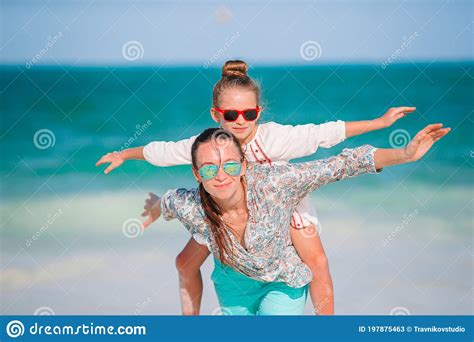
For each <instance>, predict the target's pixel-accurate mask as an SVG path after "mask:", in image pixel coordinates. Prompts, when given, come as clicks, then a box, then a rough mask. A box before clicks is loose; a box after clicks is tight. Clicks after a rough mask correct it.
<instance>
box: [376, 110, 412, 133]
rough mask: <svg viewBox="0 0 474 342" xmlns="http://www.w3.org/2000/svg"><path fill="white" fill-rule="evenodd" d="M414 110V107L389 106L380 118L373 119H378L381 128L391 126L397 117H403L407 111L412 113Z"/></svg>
mask: <svg viewBox="0 0 474 342" xmlns="http://www.w3.org/2000/svg"><path fill="white" fill-rule="evenodd" d="M415 110H416V107H394V108H390V109H389V110H387V111H386V112H385V114H384V115H382V116H381V117H380V118H378V119H375V120H376V121H379V123H380V126H381V127H382V128H387V127H390V126H392V125H393V124H394V123H395V122H397V121H398V120H399V119H401V118H403V117H405V116H406V115H407V114H408V113H412V112H414V111H415Z"/></svg>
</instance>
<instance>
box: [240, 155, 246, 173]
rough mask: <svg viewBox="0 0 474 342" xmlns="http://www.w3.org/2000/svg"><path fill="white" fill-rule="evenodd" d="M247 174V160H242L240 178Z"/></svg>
mask: <svg viewBox="0 0 474 342" xmlns="http://www.w3.org/2000/svg"><path fill="white" fill-rule="evenodd" d="M246 172H247V159H245V158H244V160H243V161H242V171H240V175H241V176H245V173H246Z"/></svg>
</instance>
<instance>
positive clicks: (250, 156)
mask: <svg viewBox="0 0 474 342" xmlns="http://www.w3.org/2000/svg"><path fill="white" fill-rule="evenodd" d="M196 137H197V136H193V137H191V138H189V139H184V140H180V141H177V142H173V141H154V142H151V143H149V144H147V145H146V146H145V148H144V149H143V155H144V157H145V159H146V160H147V161H148V162H149V163H151V164H153V165H157V166H174V165H185V164H191V146H192V145H193V143H194V140H195V139H196ZM345 138H346V127H345V122H344V121H340V120H338V121H332V122H327V123H323V124H320V125H315V124H307V125H297V126H292V125H280V124H278V123H275V122H268V123H263V124H260V125H258V126H257V133H256V134H255V137H254V138H253V139H252V140H251V141H250V142H249V143H248V144H247V145H244V146H242V147H243V150H244V152H245V157H246V158H247V161H249V162H253V163H258V164H286V163H288V162H289V161H290V160H292V159H296V158H301V157H306V156H309V155H311V154H313V153H315V152H316V150H317V149H318V147H324V148H329V147H332V146H334V145H337V144H339V143H340V142H342V141H344V140H345ZM298 211H299V212H300V213H301V214H300V213H299V212H298ZM311 223H314V224H318V223H319V222H318V219H317V218H316V216H315V215H311V214H309V213H308V201H303V202H302V203H301V205H300V206H299V207H298V210H297V211H296V212H295V214H294V215H293V217H292V221H291V224H292V226H294V227H295V228H303V227H306V226H308V225H309V224H311Z"/></svg>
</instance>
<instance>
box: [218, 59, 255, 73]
mask: <svg viewBox="0 0 474 342" xmlns="http://www.w3.org/2000/svg"><path fill="white" fill-rule="evenodd" d="M248 69H249V68H248V65H247V63H245V62H244V61H239V60H234V61H227V62H225V64H224V66H223V67H222V77H248V75H247V71H248Z"/></svg>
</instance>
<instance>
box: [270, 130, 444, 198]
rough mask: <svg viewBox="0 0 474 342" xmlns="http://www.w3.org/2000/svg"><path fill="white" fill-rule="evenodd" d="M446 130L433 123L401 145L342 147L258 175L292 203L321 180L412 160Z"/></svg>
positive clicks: (374, 171)
mask: <svg viewBox="0 0 474 342" xmlns="http://www.w3.org/2000/svg"><path fill="white" fill-rule="evenodd" d="M449 131H450V129H449V128H442V124H433V125H429V126H427V127H426V128H424V129H423V130H421V131H420V132H419V133H418V134H417V135H416V136H415V137H414V138H413V140H412V141H411V142H410V143H409V144H408V145H407V146H406V147H405V148H401V149H376V148H374V147H372V146H369V145H364V146H361V147H358V148H355V149H345V150H344V151H342V153H340V154H338V155H337V156H334V157H330V158H327V159H322V160H316V161H312V162H307V163H297V164H288V165H274V166H272V167H270V168H269V169H270V170H269V171H268V172H269V174H268V175H264V176H265V177H261V178H262V180H263V181H264V182H263V183H262V184H263V185H262V186H266V185H264V184H265V183H266V184H269V185H268V186H271V187H272V188H273V189H272V191H275V192H278V196H279V198H280V201H282V202H286V201H289V202H291V203H292V204H293V205H296V204H297V203H299V202H300V201H301V200H302V199H303V198H304V197H305V196H306V195H307V194H308V193H310V192H312V191H314V190H316V189H317V188H319V187H321V186H323V185H325V184H328V183H332V182H336V181H339V180H342V179H345V178H349V177H355V176H359V175H362V174H366V173H376V172H377V171H380V170H381V169H382V168H384V167H388V166H392V165H397V164H404V163H409V162H414V161H416V160H418V159H420V158H421V157H422V156H423V155H424V154H425V153H426V152H427V151H428V150H429V149H430V148H431V146H433V144H434V143H435V142H436V141H438V140H439V139H441V138H442V137H443V136H445V135H446V134H447V133H448V132H449ZM263 171H264V169H262V172H263ZM281 196H283V197H281Z"/></svg>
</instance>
